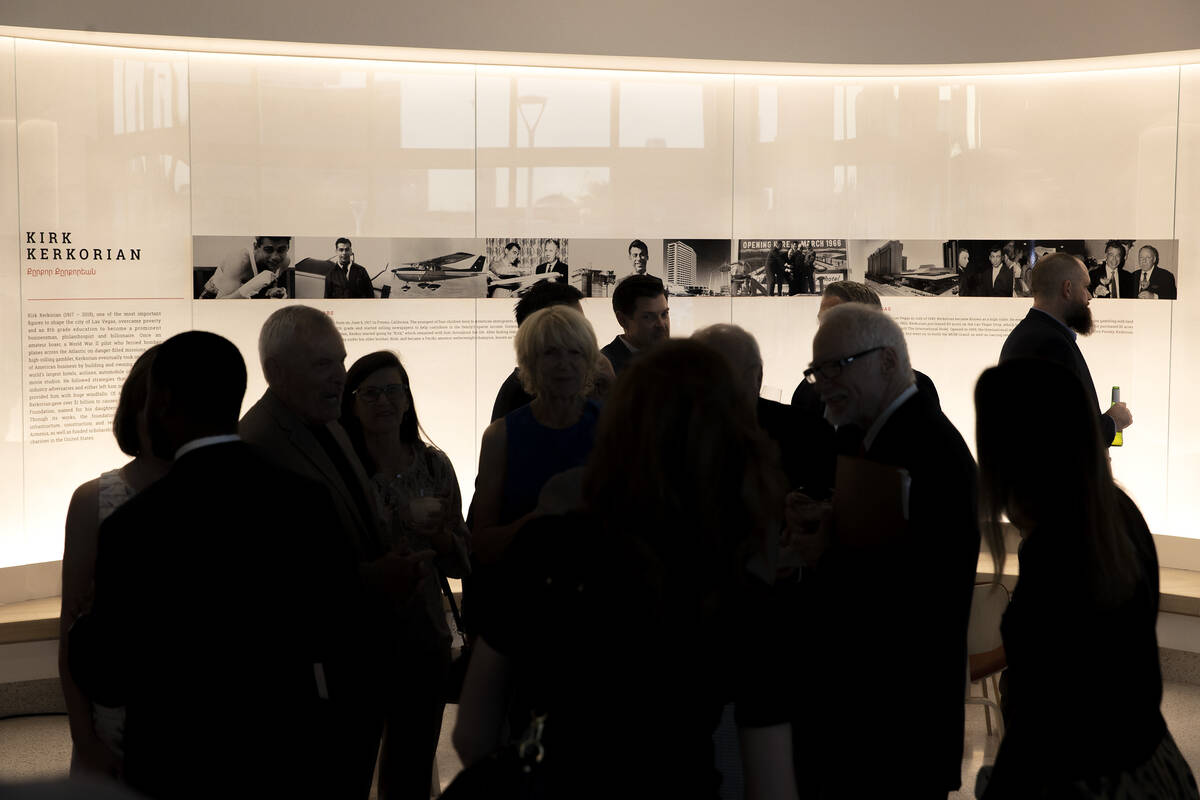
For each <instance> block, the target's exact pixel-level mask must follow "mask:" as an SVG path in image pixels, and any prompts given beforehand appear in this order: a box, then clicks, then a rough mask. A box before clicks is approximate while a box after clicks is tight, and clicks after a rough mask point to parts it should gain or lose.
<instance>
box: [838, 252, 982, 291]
mask: <svg viewBox="0 0 1200 800" xmlns="http://www.w3.org/2000/svg"><path fill="white" fill-rule="evenodd" d="M942 250H943V248H942V243H941V242H939V241H937V240H936V239H909V240H905V241H900V240H898V239H856V240H854V241H852V242H851V243H850V263H851V264H852V265H853V267H854V269H855V271H859V270H861V274H862V275H863V280H864V281H865V282H866V284H867V285H868V286H870V287H871V288H872V289H874V290H875V292H876V293H877V294H879V295H880V296H882V297H887V296H891V297H938V296H949V295H954V294H957V293H958V291H959V278H958V273H957V271H956V270H955V269H954V268H947V267H946V266H945V258H944V256H943V253H942Z"/></svg>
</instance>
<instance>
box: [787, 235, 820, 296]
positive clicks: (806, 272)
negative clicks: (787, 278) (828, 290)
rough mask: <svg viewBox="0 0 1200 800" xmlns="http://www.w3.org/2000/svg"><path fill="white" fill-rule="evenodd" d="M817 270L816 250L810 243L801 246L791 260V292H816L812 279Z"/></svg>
mask: <svg viewBox="0 0 1200 800" xmlns="http://www.w3.org/2000/svg"><path fill="white" fill-rule="evenodd" d="M816 270H817V250H816V248H815V247H813V246H812V245H808V246H807V247H802V248H801V249H800V250H798V251H797V252H796V258H795V260H794V261H793V262H792V284H791V286H790V287H789V288H790V293H791V294H816V292H817V287H816V283H815V281H814V277H815V275H816Z"/></svg>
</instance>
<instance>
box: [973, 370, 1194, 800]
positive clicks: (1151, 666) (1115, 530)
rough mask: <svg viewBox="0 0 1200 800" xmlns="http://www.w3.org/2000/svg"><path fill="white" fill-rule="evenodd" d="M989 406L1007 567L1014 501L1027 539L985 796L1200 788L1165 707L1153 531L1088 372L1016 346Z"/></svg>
mask: <svg viewBox="0 0 1200 800" xmlns="http://www.w3.org/2000/svg"><path fill="white" fill-rule="evenodd" d="M1035 395H1036V396H1037V397H1038V398H1040V399H1039V401H1038V408H1037V410H1036V411H1035V412H1034V413H1033V414H1027V415H1023V416H1022V419H1021V423H1020V424H1019V425H1013V424H1012V409H1013V408H1018V407H1024V406H1025V405H1026V401H1027V400H1028V398H1029V397H1032V396H1035ZM975 407H976V426H977V430H976V436H977V442H978V454H979V475H980V481H979V485H980V510H981V513H982V514H983V530H984V537H985V539H986V540H987V542H988V546H989V548H990V550H991V552H992V557H993V559H994V560H995V563H996V565H997V566H996V577H997V579H999V575H1000V570H1001V568H1002V565H1003V564H1004V557H1005V546H1004V538H1003V533H1002V530H1001V522H1000V518H1001V515H1007V517H1008V519H1009V520H1010V521H1011V522H1012V524H1013V525H1014V526H1016V527H1017V529H1018V530H1019V531H1020V534H1021V540H1022V541H1021V546H1020V549H1019V550H1018V555H1019V558H1020V577H1019V580H1018V582H1017V586H1016V590H1015V591H1014V592H1013V595H1012V602H1011V603H1010V605H1009V607H1008V609H1007V611H1006V612H1005V614H1004V618H1003V621H1002V623H1001V633H1002V635H1003V638H1004V648H1005V652H1006V654H1007V657H1008V665H1009V666H1008V672H1007V675H1008V678H1007V683H1008V688H1007V692H1006V694H1005V722H1006V728H1007V732H1006V734H1005V737H1004V739H1003V741H1002V742H1001V744H1000V750H999V752H998V753H997V756H996V763H995V767H994V769H993V771H992V773H991V776H990V779H989V780H988V783H987V786H986V789H985V794H984V797H985V798H988V800H994V799H995V798H1010V797H1011V798H1028V797H1078V798H1109V797H1128V798H1143V797H1145V798H1149V797H1158V798H1196V797H1197V796H1198V795H1197V791H1196V782H1195V779H1194V778H1193V777H1192V773H1191V771H1190V770H1189V769H1188V766H1187V763H1186V762H1185V761H1184V759H1183V756H1182V755H1180V753H1179V750H1178V748H1177V747H1176V746H1175V742H1174V740H1172V738H1171V735H1170V733H1169V732H1168V731H1167V726H1166V723H1165V722H1164V720H1163V717H1162V714H1161V712H1160V711H1159V705H1160V703H1161V702H1162V673H1161V670H1160V667H1159V654H1158V642H1157V639H1156V636H1155V625H1156V623H1157V619H1158V559H1157V556H1156V554H1155V550H1154V540H1153V539H1152V538H1151V536H1150V531H1149V529H1148V528H1147V527H1146V522H1145V520H1144V519H1142V515H1141V513H1140V512H1139V511H1138V509H1137V506H1136V505H1134V503H1133V501H1132V500H1131V499H1130V498H1129V496H1128V495H1126V494H1125V493H1124V492H1123V491H1122V490H1121V489H1120V488H1119V487H1118V486H1117V485H1116V484H1115V483H1114V481H1113V478H1112V473H1111V472H1110V469H1109V461H1108V456H1107V453H1106V448H1105V443H1104V442H1103V441H1102V440H1101V435H1100V429H1099V426H1098V424H1097V421H1096V415H1095V414H1094V413H1093V412H1092V411H1091V406H1090V404H1089V403H1088V401H1087V398H1086V396H1085V394H1084V389H1083V386H1082V385H1081V384H1080V382H1079V380H1078V379H1077V378H1076V377H1075V376H1074V375H1072V374H1071V373H1069V372H1068V371H1067V370H1065V369H1063V368H1062V367H1060V366H1058V365H1057V364H1052V363H1050V362H1046V361H1040V360H1033V359H1014V360H1012V361H1008V362H1005V363H1003V364H1001V365H1000V366H998V367H993V368H992V369H989V370H987V371H986V372H984V373H983V375H982V376H981V377H980V379H979V383H978V384H977V386H976V387H975Z"/></svg>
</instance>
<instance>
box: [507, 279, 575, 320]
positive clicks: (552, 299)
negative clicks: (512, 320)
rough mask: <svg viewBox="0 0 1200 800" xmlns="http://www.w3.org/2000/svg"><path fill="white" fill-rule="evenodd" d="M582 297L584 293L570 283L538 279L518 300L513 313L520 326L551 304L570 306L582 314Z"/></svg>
mask: <svg viewBox="0 0 1200 800" xmlns="http://www.w3.org/2000/svg"><path fill="white" fill-rule="evenodd" d="M582 299H583V293H582V292H580V291H579V290H578V289H576V288H575V287H574V286H572V285H571V284H569V283H563V282H561V281H538V282H537V283H535V284H534V285H533V286H531V287H530V288H529V291H528V292H526V293H525V296H524V297H522V298H521V299H520V300H518V301H517V305H516V306H515V307H514V309H513V313H514V314H515V315H516V318H517V325H518V326H520V325H521V323H523V322H524V321H525V320H526V319H527V318H528V317H529V315H530V314H532V313H533V312H535V311H541V310H542V309H543V308H549V307H550V306H570V307H571V308H573V309H575V310H576V311H578V312H579V313H580V314H582V313H583V306H581V305H580V304H579V301H580V300H582Z"/></svg>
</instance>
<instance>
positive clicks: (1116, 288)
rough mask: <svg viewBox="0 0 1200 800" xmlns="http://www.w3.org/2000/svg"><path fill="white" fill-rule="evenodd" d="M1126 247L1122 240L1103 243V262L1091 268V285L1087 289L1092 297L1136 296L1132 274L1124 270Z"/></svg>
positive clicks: (1117, 297)
mask: <svg viewBox="0 0 1200 800" xmlns="http://www.w3.org/2000/svg"><path fill="white" fill-rule="evenodd" d="M1125 256H1126V248H1125V244H1124V243H1123V242H1118V241H1116V240H1115V239H1110V240H1109V241H1108V242H1106V243H1105V245H1104V263H1103V264H1102V265H1100V266H1099V267H1096V268H1095V269H1093V270H1091V272H1089V273H1088V274H1089V276H1090V277H1091V285H1090V286H1089V287H1088V291H1090V292H1091V293H1092V297H1095V298H1101V297H1111V298H1114V299H1117V300H1119V299H1121V298H1125V297H1137V290H1136V288H1135V284H1134V281H1135V280H1136V279H1135V278H1134V276H1133V275H1132V274H1130V273H1129V272H1127V271H1126V270H1125Z"/></svg>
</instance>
